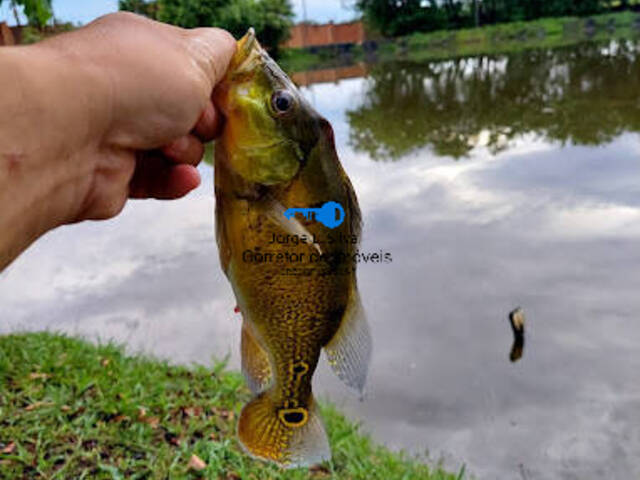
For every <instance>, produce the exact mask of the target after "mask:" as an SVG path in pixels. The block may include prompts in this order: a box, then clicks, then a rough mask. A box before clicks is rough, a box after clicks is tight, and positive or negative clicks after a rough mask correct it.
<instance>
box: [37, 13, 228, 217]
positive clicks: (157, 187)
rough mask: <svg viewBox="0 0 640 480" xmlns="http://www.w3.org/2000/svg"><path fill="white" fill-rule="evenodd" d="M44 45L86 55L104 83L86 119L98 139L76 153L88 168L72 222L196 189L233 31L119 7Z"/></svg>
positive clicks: (214, 129) (211, 134)
mask: <svg viewBox="0 0 640 480" xmlns="http://www.w3.org/2000/svg"><path fill="white" fill-rule="evenodd" d="M41 47H42V48H49V49H54V50H55V49H57V50H58V51H60V52H64V53H65V54H66V55H69V56H70V57H71V58H75V59H76V60H78V61H84V62H87V63H88V65H90V66H92V67H93V70H94V72H97V73H98V75H101V76H103V79H104V80H105V82H104V84H105V87H106V90H105V98H104V100H105V101H106V102H105V103H106V105H107V106H106V108H103V109H100V110H97V109H96V110H93V111H92V114H93V115H94V118H93V119H92V122H91V123H92V124H94V125H95V126H96V127H97V128H96V131H95V133H94V134H95V138H99V139H100V142H98V143H97V144H96V145H95V148H94V149H92V150H90V151H89V152H87V154H85V158H79V159H78V161H79V162H87V161H88V162H90V163H91V164H92V166H93V175H92V178H91V179H90V181H89V179H87V180H86V181H85V184H84V185H82V187H83V188H81V191H82V192H83V193H84V195H85V197H84V201H83V205H82V208H81V209H80V210H78V211H77V213H76V215H75V216H74V215H73V214H72V215H71V221H78V220H84V219H101V218H109V217H111V216H113V215H115V214H117V213H118V212H119V211H120V210H121V209H122V207H123V206H124V204H125V201H126V199H127V197H132V198H148V197H153V198H160V199H172V198H178V197H181V196H183V195H185V194H186V193H187V192H189V191H190V190H191V189H193V188H195V187H196V186H198V184H199V182H200V177H199V174H198V171H197V169H196V168H195V166H196V165H197V164H198V163H199V162H200V160H201V158H202V155H203V152H204V146H203V142H206V141H209V140H212V139H213V138H214V137H215V136H216V134H217V132H218V129H219V127H220V117H219V115H218V114H217V112H216V110H215V109H214V106H213V103H212V102H211V93H212V91H213V88H214V87H215V85H216V83H217V82H218V81H219V80H220V79H221V78H222V76H223V75H224V73H225V71H226V68H227V65H228V63H229V60H230V59H231V56H232V55H233V52H234V51H235V41H234V40H233V37H231V35H229V34H228V33H227V32H225V31H223V30H219V29H194V30H183V29H180V28H177V27H173V26H170V25H166V24H162V23H158V22H154V21H151V20H148V19H146V18H144V17H140V16H137V15H133V14H128V13H117V14H112V15H107V16H105V17H102V18H100V19H98V20H96V21H95V22H92V23H91V24H89V25H88V26H87V27H85V28H82V29H79V30H78V31H76V32H73V33H71V34H69V35H62V36H59V37H56V38H53V39H52V40H51V41H49V42H45V43H43V44H42V45H41ZM70 213H72V212H70Z"/></svg>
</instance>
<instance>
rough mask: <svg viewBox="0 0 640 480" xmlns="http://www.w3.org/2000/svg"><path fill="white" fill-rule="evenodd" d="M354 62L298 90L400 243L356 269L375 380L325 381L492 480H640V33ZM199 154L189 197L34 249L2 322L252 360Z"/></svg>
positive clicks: (23, 260)
mask: <svg viewBox="0 0 640 480" xmlns="http://www.w3.org/2000/svg"><path fill="white" fill-rule="evenodd" d="M355 70H358V71H360V72H361V73H364V74H365V75H366V76H365V77H361V78H349V79H343V80H339V81H337V82H331V83H319V84H313V85H310V86H307V87H304V93H305V95H306V96H307V97H308V98H309V99H310V101H311V102H312V103H313V104H314V105H315V106H316V108H317V109H318V110H319V111H320V112H321V113H322V114H324V115H325V116H326V117H327V118H328V119H329V120H330V121H331V122H332V124H333V125H334V129H335V134H336V141H337V147H338V151H339V155H340V157H341V159H342V162H343V164H344V166H345V169H346V170H347V172H348V174H349V175H350V177H351V179H352V181H353V184H354V185H355V188H356V191H357V193H358V195H359V198H360V204H361V207H362V211H363V215H364V224H365V227H364V238H363V244H362V248H361V250H362V251H365V252H369V251H378V250H382V251H384V252H390V253H391V255H392V258H393V261H392V262H391V263H389V264H364V263H361V264H360V266H359V285H360V290H361V294H362V298H363V302H364V305H365V308H366V310H367V312H368V316H369V320H370V323H371V326H372V330H373V337H374V358H373V365H372V369H371V373H370V379H369V384H368V393H367V396H366V398H365V399H364V401H362V402H360V401H359V399H358V398H357V396H356V395H352V394H351V393H350V392H348V391H347V390H346V388H343V387H342V385H341V384H340V383H339V382H338V381H337V380H336V379H334V378H333V376H332V374H331V373H330V372H328V370H327V368H326V365H324V366H323V367H322V368H321V369H320V372H319V374H318V375H317V377H316V379H315V389H316V390H317V391H318V392H320V396H321V397H324V398H330V399H331V400H332V401H334V402H336V403H337V404H338V405H340V406H341V407H342V408H343V410H344V411H345V412H346V413H347V414H348V415H349V416H350V417H351V418H354V419H359V420H361V421H362V423H363V428H364V430H366V431H369V432H371V433H372V434H373V435H374V437H375V438H376V439H378V440H379V441H381V442H384V443H386V444H387V445H389V446H391V447H394V448H405V449H407V450H409V451H411V452H415V453H420V454H424V453H425V452H428V454H429V457H430V458H431V459H432V460H436V461H437V460H442V461H443V462H444V463H445V465H446V466H448V467H450V468H452V469H459V468H460V467H461V466H462V465H463V464H465V465H466V469H467V471H468V472H471V473H472V474H474V475H476V476H477V478H482V479H484V478H499V479H503V478H504V479H513V478H522V479H558V478H562V479H574V478H575V479H600V478H637V477H638V476H639V475H640V456H638V452H640V382H639V379H640V378H639V377H640V374H639V373H638V372H640V323H639V322H640V320H639V317H640V294H639V293H638V292H639V290H638V287H639V286H640V268H639V266H640V137H639V135H638V132H640V44H639V43H636V42H635V41H634V42H630V41H618V42H611V43H607V44H594V43H586V44H581V45H578V46H573V47H564V48H560V49H555V50H532V51H528V52H525V53H519V54H514V55H510V56H490V57H489V56H487V57H477V58H463V59H455V60H448V61H440V62H433V63H422V64H415V63H411V62H407V61H405V62H403V61H398V62H395V63H385V64H377V65H373V66H359V68H358V69H355ZM334 73H336V72H334ZM339 77H340V75H339V74H336V75H335V78H339ZM307 83H308V82H307ZM200 168H201V173H202V176H203V184H202V186H201V187H200V188H199V189H198V190H197V191H195V192H193V193H192V194H191V195H189V196H188V197H187V198H185V199H183V200H181V201H177V202H168V203H166V202H155V201H145V202H139V201H138V202H135V201H134V202H130V203H129V204H128V206H127V207H126V209H125V211H124V212H123V214H122V215H121V216H120V217H119V218H117V219H116V220H115V221H111V222H104V223H85V224H81V225H75V226H71V227H65V228H61V229H58V230H57V231H54V232H52V233H50V234H48V235H47V236H46V237H44V238H43V239H42V240H41V241H39V242H38V243H37V244H35V245H34V246H33V247H32V248H30V249H29V250H28V251H27V252H26V253H25V254H24V255H22V257H20V258H19V259H18V261H16V262H15V263H14V264H13V265H12V266H11V267H9V269H8V270H7V271H5V272H4V273H3V274H2V276H0V305H1V307H0V308H1V312H0V315H1V316H0V333H6V332H11V331H16V330H41V329H45V328H47V329H51V330H58V331H64V332H69V333H71V334H74V335H82V336H85V337H87V338H91V339H97V338H101V339H104V340H106V339H111V338H113V339H116V340H117V341H119V342H125V343H126V345H127V346H128V349H129V350H130V351H132V352H133V351H143V352H147V353H151V354H154V355H157V356H160V357H163V358H168V359H170V360H171V361H172V362H180V363H185V362H199V363H209V362H210V361H211V359H212V357H214V356H215V357H217V358H221V357H224V356H225V355H227V354H229V355H230V365H231V367H236V368H237V367H238V365H239V360H238V350H239V348H238V345H239V331H240V319H239V316H238V315H237V314H235V313H234V312H233V308H234V306H235V302H234V300H233V297H232V293H231V289H230V287H229V285H228V284H227V281H226V279H225V278H224V276H223V275H222V273H221V271H220V266H219V263H218V257H217V248H216V246H215V241H214V234H213V228H214V227H213V208H214V200H213V196H212V192H213V186H212V177H213V172H212V169H211V167H209V166H207V165H204V164H203V165H202V167H200ZM517 306H521V307H522V308H523V309H524V312H525V315H526V318H527V332H526V344H525V348H524V355H523V357H522V358H521V359H520V360H519V361H517V362H515V363H512V362H510V360H509V351H510V348H511V342H512V333H511V330H510V326H509V322H508V318H507V315H508V313H509V311H511V310H512V309H514V308H515V307H517Z"/></svg>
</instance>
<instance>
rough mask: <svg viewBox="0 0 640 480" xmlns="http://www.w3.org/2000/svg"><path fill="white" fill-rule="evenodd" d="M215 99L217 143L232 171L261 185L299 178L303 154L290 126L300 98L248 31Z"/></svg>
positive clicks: (298, 107)
mask: <svg viewBox="0 0 640 480" xmlns="http://www.w3.org/2000/svg"><path fill="white" fill-rule="evenodd" d="M214 99H215V101H216V104H217V105H218V107H219V108H220V109H221V110H222V112H223V113H224V115H225V117H226V122H227V124H226V126H225V129H224V132H223V136H222V138H221V139H220V140H219V141H220V142H222V143H224V146H223V148H224V149H225V150H226V151H227V159H226V161H227V162H228V166H229V167H230V168H231V169H232V170H234V171H235V172H236V173H238V174H239V175H240V176H241V177H242V178H244V179H245V180H246V181H249V182H254V183H259V184H263V185H275V184H278V183H283V182H287V181H289V180H291V179H292V178H293V177H294V176H295V175H296V174H297V173H298V170H299V169H300V165H301V163H302V162H303V160H304V154H303V152H302V149H301V148H300V145H299V144H298V142H297V141H296V139H295V138H293V137H294V136H292V135H291V133H292V132H291V126H292V125H295V123H296V116H297V114H298V112H299V109H300V103H301V96H300V94H299V92H298V91H297V89H296V87H295V85H293V83H292V82H291V81H290V80H289V79H288V78H287V76H286V75H285V74H284V73H283V72H282V70H280V68H279V67H278V66H277V65H276V63H275V62H274V61H273V60H272V59H271V58H270V57H269V55H268V54H267V53H266V52H265V51H264V49H263V48H262V47H261V46H260V44H259V43H258V41H257V40H256V37H255V33H254V31H253V28H251V29H249V31H248V32H247V34H246V35H245V36H244V37H242V39H240V40H239V41H238V46H237V50H236V53H235V55H234V57H233V59H232V60H231V64H230V66H229V69H228V70H227V74H226V76H225V78H224V79H223V81H222V82H221V84H220V85H219V86H218V87H217V88H216V92H215V94H214Z"/></svg>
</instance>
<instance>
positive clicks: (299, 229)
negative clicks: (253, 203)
mask: <svg viewBox="0 0 640 480" xmlns="http://www.w3.org/2000/svg"><path fill="white" fill-rule="evenodd" d="M265 207H266V208H265V213H266V215H267V216H268V217H269V218H270V219H271V220H273V221H274V222H275V223H276V224H277V225H279V226H280V227H281V228H282V229H283V230H284V231H285V232H287V233H288V234H290V235H296V236H298V237H306V238H308V239H309V241H311V239H312V238H313V235H311V232H309V230H307V228H306V227H305V226H304V225H303V224H302V223H301V222H300V220H298V219H297V218H296V217H295V215H294V216H292V217H291V218H286V217H285V216H284V212H285V211H286V209H285V208H284V206H283V205H282V203H280V202H279V201H278V200H276V199H275V198H273V197H269V198H268V199H267V200H266V206H265ZM313 246H314V247H315V249H316V250H317V251H318V253H319V254H320V255H322V249H321V248H320V246H319V245H318V244H317V243H313Z"/></svg>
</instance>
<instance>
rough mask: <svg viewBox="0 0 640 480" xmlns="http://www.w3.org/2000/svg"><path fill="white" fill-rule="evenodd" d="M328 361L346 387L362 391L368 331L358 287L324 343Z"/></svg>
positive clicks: (368, 357) (366, 362) (365, 374)
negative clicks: (331, 333) (334, 331)
mask: <svg viewBox="0 0 640 480" xmlns="http://www.w3.org/2000/svg"><path fill="white" fill-rule="evenodd" d="M324 349H325V352H326V354H327V357H328V359H329V365H331V368H332V369H333V371H334V372H335V373H336V375H338V377H339V378H340V380H342V381H343V382H344V383H345V384H347V385H348V386H349V387H352V388H354V389H356V390H357V391H358V392H359V393H360V394H362V393H363V392H364V384H365V382H366V380H367V372H368V370H369V362H370V360H371V351H372V346H371V333H370V332H369V324H368V323H367V319H366V317H365V314H364V309H363V308H362V303H361V302H360V296H359V295H358V292H357V290H354V291H353V292H352V295H351V298H350V301H349V304H348V306H347V309H346V311H345V313H344V316H343V318H342V322H341V323H340V328H339V329H338V331H337V332H336V333H335V335H334V336H333V338H332V339H331V340H330V341H329V343H327V345H325V347H324Z"/></svg>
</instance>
